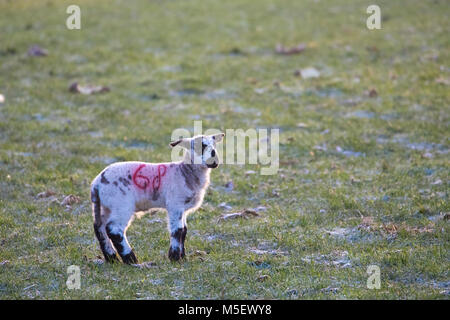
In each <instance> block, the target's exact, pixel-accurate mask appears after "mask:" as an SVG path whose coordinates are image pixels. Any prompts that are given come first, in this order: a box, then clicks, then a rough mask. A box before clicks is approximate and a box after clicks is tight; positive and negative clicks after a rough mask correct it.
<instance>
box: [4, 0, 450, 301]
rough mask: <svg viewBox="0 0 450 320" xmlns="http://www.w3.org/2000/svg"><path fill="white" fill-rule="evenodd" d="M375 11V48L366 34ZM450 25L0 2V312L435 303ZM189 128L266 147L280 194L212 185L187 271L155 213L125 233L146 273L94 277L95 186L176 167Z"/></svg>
mask: <svg viewBox="0 0 450 320" xmlns="http://www.w3.org/2000/svg"><path fill="white" fill-rule="evenodd" d="M75 2H76V4H78V5H79V6H80V8H81V30H68V29H67V28H66V24H65V22H66V18H67V17H68V14H66V8H67V6H68V5H70V4H75ZM373 2H375V3H376V4H378V5H379V6H380V8H381V14H382V29H381V30H368V29H367V28H366V19H367V17H368V16H369V15H368V14H367V13H366V8H367V6H369V5H370V4H372V3H373ZM449 14H450V4H449V2H448V1H446V0H441V1H440V0H436V1H431V0H430V1H423V0H410V1H387V0H386V1H360V0H352V1H348V0H333V1H325V0H322V1H312V0H310V1H300V0H286V1H269V0H258V1H250V0H248V1H237V0H229V1H220V0H214V1H201V0H191V1H179V0H174V1H125V0H118V1H106V0H95V1H94V0H91V1H87V0H77V1H56V0H47V1H4V0H2V1H0V94H2V95H3V96H4V98H5V101H4V102H3V103H1V104H0V299H259V298H265V299H372V298H377V299H381V298H385V299H422V298H426V299H448V298H449V293H450V277H449V266H450V263H449V258H450V255H449V248H450V246H449V219H448V218H449V213H450V209H449V204H448V196H449V189H448V185H449V167H450V165H449V164H450V163H449V153H448V152H449V127H448V125H449V118H448V115H449V111H450V108H449V101H450V99H449V98H450V90H449V85H450V55H449V54H450V48H449V39H450V38H449V36H448V34H449V31H450V25H449V22H448V16H449ZM299 43H303V44H305V45H306V49H305V50H304V51H303V52H301V53H299V54H294V55H282V54H278V53H277V52H276V50H275V48H276V46H277V44H282V45H284V46H286V47H293V46H297V45H298V44H299ZM33 45H37V46H39V47H41V48H44V49H46V50H47V51H48V54H47V55H46V56H42V57H39V56H30V55H29V54H27V52H28V50H29V48H30V47H32V46H33ZM307 68H314V69H315V70H316V71H318V73H319V76H318V77H313V78H304V77H302V76H299V70H305V69H307ZM310 70H311V69H310ZM316 75H317V74H316ZM74 82H78V83H80V84H81V85H103V86H107V87H109V88H110V91H109V92H105V93H99V94H92V95H83V94H76V93H72V92H70V91H69V86H70V85H71V84H72V83H74ZM195 120H202V121H203V128H204V129H207V128H218V129H222V130H226V129H228V128H243V129H248V128H279V129H280V170H279V171H278V174H276V175H271V176H263V175H260V174H259V169H260V166H259V165H245V166H238V165H223V166H221V167H219V169H217V170H214V171H213V173H212V184H211V187H210V188H209V190H208V192H207V195H206V197H205V202H204V204H203V206H202V208H201V209H200V210H198V211H197V212H196V213H195V214H192V215H191V216H190V217H189V219H188V225H189V232H188V236H187V241H186V248H187V260H186V261H184V262H181V263H171V262H170V261H169V260H168V258H167V251H168V248H169V235H168V232H167V228H166V221H165V213H164V212H159V213H157V214H155V215H146V216H144V217H142V218H141V219H140V220H136V221H135V222H134V223H133V224H132V226H131V228H130V229H129V232H128V236H129V240H130V243H131V245H132V246H133V247H134V249H135V252H136V254H137V256H138V258H139V259H140V260H141V261H152V262H154V264H155V266H154V267H152V268H149V269H138V268H135V267H131V266H125V265H108V264H100V263H99V262H98V259H99V258H100V254H101V252H100V250H99V246H98V244H97V242H96V239H95V236H94V232H93V228H92V216H91V209H90V200H89V184H90V182H91V180H92V179H93V178H94V177H95V176H96V175H97V174H98V173H99V172H100V170H102V169H103V168H104V167H105V166H106V165H107V164H109V163H112V162H115V161H124V160H142V161H149V162H160V161H170V153H171V150H170V148H169V147H168V143H169V142H170V137H171V133H172V131H173V130H174V129H176V128H188V129H189V128H192V127H193V123H194V121H195ZM250 170H251V171H254V172H255V173H254V174H250V173H249V172H248V171H250ZM246 172H247V173H246ZM229 182H232V184H233V186H234V187H233V188H232V190H231V188H225V187H224V186H225V185H227V184H228V185H230V184H229ZM45 192H47V194H45V195H42V193H45ZM38 195H39V196H38ZM68 195H74V196H76V197H79V199H77V198H74V199H75V200H79V201H74V203H73V204H71V205H69V206H66V205H63V204H61V202H62V200H63V199H64V198H65V197H66V196H68ZM223 203H225V205H226V206H229V207H226V206H225V205H224V204H223ZM221 204H222V205H221ZM259 206H262V207H265V209H264V210H261V211H260V212H259V213H260V216H259V217H251V218H249V219H234V220H225V221H218V218H219V217H220V215H221V214H223V213H225V212H237V211H241V210H243V209H246V208H255V207H259ZM230 207H231V208H230ZM70 265H77V266H79V267H80V269H81V289H79V290H69V289H68V288H67V286H66V280H67V277H68V274H67V271H66V270H67V267H68V266H70ZM370 265H376V266H379V268H380V272H381V288H380V289H378V290H376V289H368V288H367V286H366V283H367V279H368V277H369V275H368V274H367V268H368V267H369V266H370Z"/></svg>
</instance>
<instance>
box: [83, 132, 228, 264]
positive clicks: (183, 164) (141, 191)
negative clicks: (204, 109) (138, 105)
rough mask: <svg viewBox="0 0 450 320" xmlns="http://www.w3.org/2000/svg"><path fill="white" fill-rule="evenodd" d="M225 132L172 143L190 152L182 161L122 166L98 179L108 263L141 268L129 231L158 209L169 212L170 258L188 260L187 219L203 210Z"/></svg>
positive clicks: (96, 198)
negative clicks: (146, 213)
mask: <svg viewBox="0 0 450 320" xmlns="http://www.w3.org/2000/svg"><path fill="white" fill-rule="evenodd" d="M223 137H224V134H223V133H220V134H215V135H210V136H204V135H199V136H195V137H192V138H184V139H180V140H177V141H174V142H171V143H170V146H172V147H175V146H177V145H179V146H181V147H183V148H184V149H185V151H184V152H185V154H184V159H183V160H182V161H180V162H169V163H157V164H155V163H146V162H136V161H129V162H116V163H113V164H111V165H109V166H108V167H106V168H105V169H104V170H103V171H102V172H100V174H99V175H98V176H97V177H96V178H95V179H94V180H93V181H92V185H91V201H92V211H93V217H94V232H95V235H96V237H97V240H98V242H99V243H100V248H101V250H102V253H103V255H104V257H105V260H106V261H107V262H114V261H119V259H118V257H117V255H116V250H117V252H118V253H119V255H120V257H121V259H122V261H123V263H126V264H137V263H138V259H137V258H136V255H135V253H134V251H133V249H132V248H131V247H130V245H129V243H128V240H127V237H126V231H127V228H128V227H129V225H130V224H131V222H132V221H133V220H134V217H135V214H136V213H137V212H139V211H146V210H149V209H152V208H162V209H166V210H167V213H168V228H169V232H170V248H169V254H168V256H169V259H170V260H172V261H177V260H180V259H182V258H184V257H185V252H186V251H185V247H184V242H185V239H186V233H187V226H186V217H187V215H188V214H189V213H192V212H193V211H195V210H196V209H198V208H199V207H200V206H201V204H202V202H203V197H204V196H205V192H206V189H207V188H208V185H209V179H210V173H211V169H213V168H217V167H218V165H219V158H218V155H217V152H216V149H215V148H216V143H218V142H220V141H221V140H222V139H223Z"/></svg>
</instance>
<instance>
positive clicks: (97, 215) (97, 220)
mask: <svg viewBox="0 0 450 320" xmlns="http://www.w3.org/2000/svg"><path fill="white" fill-rule="evenodd" d="M91 200H92V212H93V216H94V232H95V236H96V237H97V240H98V243H99V244H100V249H101V250H102V253H103V256H104V257H105V260H106V262H114V261H119V259H118V258H117V255H116V251H115V250H114V248H113V246H112V244H111V241H110V240H109V238H108V236H107V234H106V230H105V224H104V223H102V215H101V204H100V198H99V196H98V189H97V188H93V189H92V192H91Z"/></svg>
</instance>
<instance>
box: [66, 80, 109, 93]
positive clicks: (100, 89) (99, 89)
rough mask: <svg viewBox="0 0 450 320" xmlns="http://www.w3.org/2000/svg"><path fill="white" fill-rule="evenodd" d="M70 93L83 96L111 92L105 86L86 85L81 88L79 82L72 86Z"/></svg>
mask: <svg viewBox="0 0 450 320" xmlns="http://www.w3.org/2000/svg"><path fill="white" fill-rule="evenodd" d="M69 91H70V92H72V93H81V94H86V95H87V94H94V93H104V92H109V91H111V90H110V89H109V88H108V87H104V86H92V85H86V86H81V85H79V84H78V82H74V83H72V84H71V85H70V87H69Z"/></svg>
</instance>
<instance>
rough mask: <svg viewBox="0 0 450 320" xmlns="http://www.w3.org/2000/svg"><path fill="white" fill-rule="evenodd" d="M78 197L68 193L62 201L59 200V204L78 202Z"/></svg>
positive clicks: (67, 204)
mask: <svg viewBox="0 0 450 320" xmlns="http://www.w3.org/2000/svg"><path fill="white" fill-rule="evenodd" d="M80 200H81V199H80V197H78V196H74V195H73V194H69V195H68V196H67V197H65V198H64V199H63V201H61V205H62V206H71V205H72V204H74V203H78V202H80Z"/></svg>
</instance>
